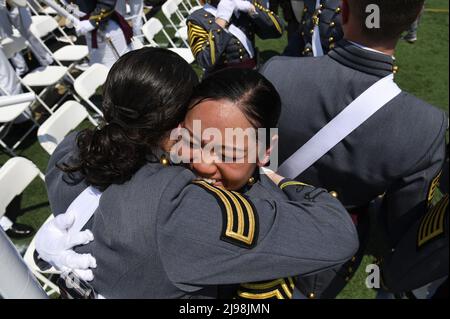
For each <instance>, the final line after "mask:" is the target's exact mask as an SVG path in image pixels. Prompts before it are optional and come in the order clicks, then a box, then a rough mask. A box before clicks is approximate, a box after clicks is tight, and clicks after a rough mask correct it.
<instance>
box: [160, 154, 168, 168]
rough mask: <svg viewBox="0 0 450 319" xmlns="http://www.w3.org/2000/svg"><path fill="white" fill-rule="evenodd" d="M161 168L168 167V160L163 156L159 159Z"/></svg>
mask: <svg viewBox="0 0 450 319" xmlns="http://www.w3.org/2000/svg"><path fill="white" fill-rule="evenodd" d="M159 161H160V162H161V164H162V165H163V166H168V165H169V160H168V159H167V158H166V157H165V156H164V155H163V156H161V159H160V160H159Z"/></svg>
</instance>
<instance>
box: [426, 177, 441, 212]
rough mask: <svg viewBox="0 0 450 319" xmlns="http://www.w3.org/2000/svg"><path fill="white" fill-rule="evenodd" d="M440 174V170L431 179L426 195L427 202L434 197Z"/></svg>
mask: <svg viewBox="0 0 450 319" xmlns="http://www.w3.org/2000/svg"><path fill="white" fill-rule="evenodd" d="M441 174H442V171H440V172H439V173H438V174H437V175H436V177H435V178H434V179H433V180H432V181H431V184H430V188H429V189H428V195H427V201H428V204H430V203H431V201H432V199H433V197H434V193H435V192H436V189H437V188H438V186H439V180H440V179H441Z"/></svg>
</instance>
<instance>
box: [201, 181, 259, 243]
mask: <svg viewBox="0 0 450 319" xmlns="http://www.w3.org/2000/svg"><path fill="white" fill-rule="evenodd" d="M193 183H194V184H196V185H198V186H200V187H202V188H203V189H205V190H206V191H208V192H209V193H210V194H212V195H213V196H214V197H215V198H216V200H217V201H218V202H219V204H220V206H221V207H223V210H222V212H223V220H224V222H223V227H222V235H221V240H223V241H226V242H229V243H232V244H234V245H237V246H241V247H244V248H252V247H253V246H254V245H255V244H256V241H257V237H258V219H257V213H256V211H255V210H254V209H253V205H252V204H251V202H250V201H249V200H248V199H246V198H245V197H244V196H242V195H241V194H239V193H237V192H231V191H227V190H225V189H222V188H218V187H215V186H213V185H210V184H208V183H207V182H205V181H194V182H193Z"/></svg>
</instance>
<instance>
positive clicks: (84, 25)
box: [74, 20, 95, 35]
mask: <svg viewBox="0 0 450 319" xmlns="http://www.w3.org/2000/svg"><path fill="white" fill-rule="evenodd" d="M74 26H75V31H76V32H77V34H78V35H86V34H87V33H89V32H91V31H92V30H94V29H95V27H94V26H93V25H92V23H90V22H89V20H83V21H78V22H75V23H74Z"/></svg>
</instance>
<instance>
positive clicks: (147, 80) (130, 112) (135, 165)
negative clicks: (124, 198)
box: [60, 48, 198, 190]
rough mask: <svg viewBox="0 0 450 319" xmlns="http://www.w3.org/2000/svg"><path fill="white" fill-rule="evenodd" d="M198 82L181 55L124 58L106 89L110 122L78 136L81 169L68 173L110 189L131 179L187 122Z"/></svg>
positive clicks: (151, 51) (152, 51)
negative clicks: (188, 109) (188, 108)
mask: <svg viewBox="0 0 450 319" xmlns="http://www.w3.org/2000/svg"><path fill="white" fill-rule="evenodd" d="M197 82H198V79H197V76H196V74H195V72H194V71H193V70H192V68H191V67H190V65H189V64H188V63H187V62H185V61H184V60H183V59H182V58H181V57H179V56H178V55H177V54H175V53H173V52H171V51H169V50H165V49H159V48H144V49H140V50H136V51H132V52H130V53H127V54H125V55H124V56H122V57H121V58H120V59H119V60H118V61H117V62H116V63H115V64H114V65H113V67H112V68H111V70H110V72H109V74H108V78H107V80H106V83H105V85H104V88H103V104H102V108H103V112H104V122H103V123H101V124H100V126H99V127H98V128H93V129H86V130H83V131H81V132H80V133H79V134H78V136H77V146H78V156H77V161H76V163H75V164H71V165H68V164H63V165H60V169H62V170H63V171H64V172H66V173H69V174H70V175H72V173H75V172H80V173H81V174H82V175H83V177H84V178H85V180H86V182H87V183H88V184H89V185H92V186H95V187H97V188H99V189H100V190H104V189H105V188H107V187H108V186H109V185H111V184H122V183H124V182H126V181H127V180H129V179H130V178H131V177H132V176H133V174H134V173H135V172H136V171H138V170H139V169H140V168H141V167H142V166H143V165H145V164H146V163H147V162H148V161H151V160H152V159H153V160H154V154H153V153H154V150H155V149H158V148H159V147H160V143H161V141H162V140H163V139H164V138H165V137H167V136H168V134H169V132H170V131H171V130H172V129H174V128H176V127H177V125H178V124H179V123H180V122H181V121H182V120H183V119H184V116H185V114H186V111H187V103H188V100H189V97H190V96H191V94H192V91H193V87H194V86H195V85H196V84H197Z"/></svg>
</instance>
